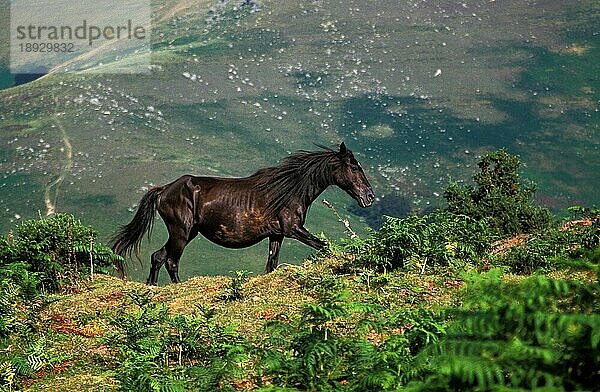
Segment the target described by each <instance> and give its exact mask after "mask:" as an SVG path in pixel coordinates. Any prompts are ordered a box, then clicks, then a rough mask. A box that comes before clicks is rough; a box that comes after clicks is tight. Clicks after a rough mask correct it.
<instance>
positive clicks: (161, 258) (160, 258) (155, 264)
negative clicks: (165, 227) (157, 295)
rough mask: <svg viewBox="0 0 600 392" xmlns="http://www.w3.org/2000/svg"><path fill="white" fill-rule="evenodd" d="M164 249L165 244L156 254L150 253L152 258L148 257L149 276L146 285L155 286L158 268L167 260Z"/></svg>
mask: <svg viewBox="0 0 600 392" xmlns="http://www.w3.org/2000/svg"><path fill="white" fill-rule="evenodd" d="M165 247H166V244H165V246H163V247H162V248H160V249H159V250H157V251H156V252H154V253H152V257H150V262H151V265H150V275H148V280H147V281H146V284H149V285H152V286H156V283H157V281H158V272H159V271H160V267H162V265H163V264H164V263H165V261H166V260H167V251H166V249H165Z"/></svg>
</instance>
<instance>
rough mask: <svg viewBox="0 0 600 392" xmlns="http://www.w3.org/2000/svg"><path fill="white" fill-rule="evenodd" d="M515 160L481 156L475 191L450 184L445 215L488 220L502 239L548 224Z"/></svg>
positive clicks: (547, 214) (502, 155)
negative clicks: (450, 213)
mask: <svg viewBox="0 0 600 392" xmlns="http://www.w3.org/2000/svg"><path fill="white" fill-rule="evenodd" d="M520 165H521V162H520V160H519V158H518V157H516V156H514V155H510V154H508V153H507V152H506V151H505V150H498V151H494V152H490V153H488V154H486V155H484V156H483V157H482V158H481V160H480V161H479V163H478V166H479V168H480V169H481V171H480V172H479V173H477V174H475V176H474V177H473V180H474V182H475V184H476V187H473V186H471V185H459V184H456V183H454V184H451V185H450V186H448V188H447V189H446V191H445V192H444V197H445V198H446V201H447V203H448V207H447V211H450V212H453V213H455V214H462V215H466V216H469V217H471V218H473V219H475V220H477V221H481V220H484V219H485V220H487V221H488V223H489V225H490V227H492V228H493V229H494V231H495V232H496V233H497V234H499V235H501V236H505V237H506V236H510V235H515V234H522V233H532V232H535V231H539V230H542V229H545V228H547V227H549V226H550V224H551V215H550V212H549V211H548V210H547V209H546V208H543V207H540V206H537V205H535V203H534V201H533V195H534V193H535V187H533V186H528V187H525V186H523V185H522V184H521V182H520V180H519V174H518V169H519V166H520Z"/></svg>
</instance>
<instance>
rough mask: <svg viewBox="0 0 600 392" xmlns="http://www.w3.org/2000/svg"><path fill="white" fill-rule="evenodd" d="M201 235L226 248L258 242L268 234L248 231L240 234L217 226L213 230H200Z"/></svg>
mask: <svg viewBox="0 0 600 392" xmlns="http://www.w3.org/2000/svg"><path fill="white" fill-rule="evenodd" d="M201 233H202V235H203V236H204V237H206V238H207V239H209V240H210V241H211V242H214V243H215V244H217V245H221V246H224V247H226V248H246V247H248V246H252V245H254V244H257V243H259V242H260V241H262V240H263V239H265V238H266V237H268V235H249V234H248V233H245V234H241V233H238V232H235V231H231V230H229V229H228V228H227V227H223V228H219V229H218V230H215V231H212V230H210V231H201Z"/></svg>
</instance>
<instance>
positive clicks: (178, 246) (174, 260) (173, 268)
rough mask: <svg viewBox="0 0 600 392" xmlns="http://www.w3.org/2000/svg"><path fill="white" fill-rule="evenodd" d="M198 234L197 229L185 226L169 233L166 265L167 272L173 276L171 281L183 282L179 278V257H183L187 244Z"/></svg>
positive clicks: (166, 247)
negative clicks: (185, 228)
mask: <svg viewBox="0 0 600 392" xmlns="http://www.w3.org/2000/svg"><path fill="white" fill-rule="evenodd" d="M197 234H198V231H197V230H184V229H183V228H180V229H179V230H172V231H171V232H170V233H169V240H168V241H167V244H166V245H165V249H166V252H167V259H166V265H165V266H166V268H167V272H168V273H169V277H170V278H171V282H173V283H179V282H181V280H180V279H179V259H180V258H181V255H182V254H183V250H184V249H185V247H186V245H187V244H188V243H189V242H190V241H191V240H193V239H194V237H196V235H197Z"/></svg>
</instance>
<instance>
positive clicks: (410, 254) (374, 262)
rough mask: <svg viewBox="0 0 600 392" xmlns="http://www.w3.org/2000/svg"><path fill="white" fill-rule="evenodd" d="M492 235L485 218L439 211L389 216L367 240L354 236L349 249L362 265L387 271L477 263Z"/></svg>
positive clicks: (348, 246)
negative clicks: (423, 214)
mask: <svg viewBox="0 0 600 392" xmlns="http://www.w3.org/2000/svg"><path fill="white" fill-rule="evenodd" d="M493 238H494V237H493V235H492V233H491V231H490V230H489V228H488V226H487V224H486V222H485V221H483V220H482V221H476V220H475V219H473V218H470V217H468V216H465V215H457V214H453V213H449V212H440V211H438V212H434V213H432V214H430V215H428V216H423V217H417V216H410V217H407V218H403V219H399V218H393V217H386V219H385V222H384V223H383V226H382V227H381V229H380V230H378V231H372V232H371V233H370V235H369V236H368V237H367V238H366V239H365V240H360V239H355V240H354V241H352V242H350V243H348V244H347V246H346V249H347V250H348V251H350V252H351V253H353V254H355V255H356V263H357V264H358V265H359V266H362V267H367V268H372V269H375V270H378V271H385V270H389V269H394V268H404V267H410V266H416V267H418V268H420V269H421V271H424V270H425V268H427V267H446V266H452V267H462V266H464V265H465V264H466V263H476V262H477V260H478V259H479V258H480V257H481V256H482V255H483V253H484V252H485V251H486V250H487V249H488V248H489V246H490V244H491V242H492V239H493Z"/></svg>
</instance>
